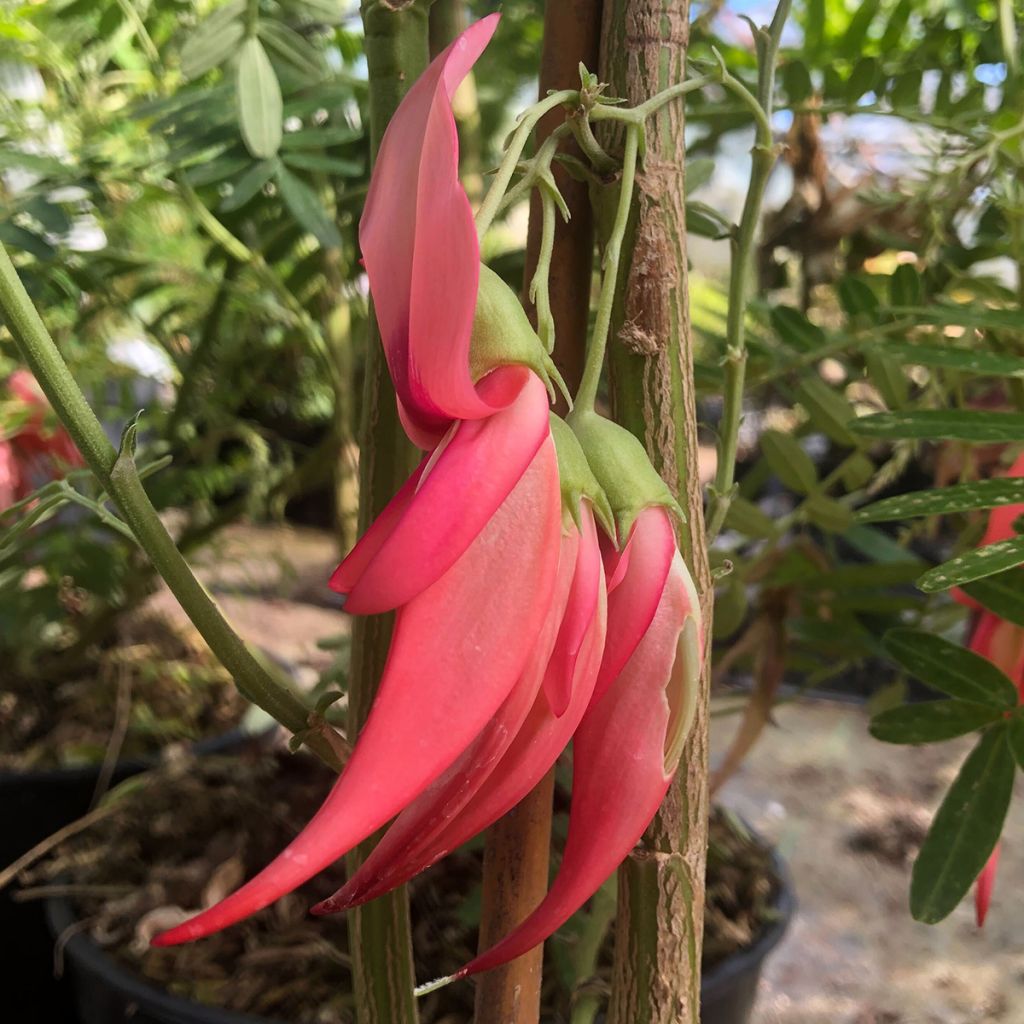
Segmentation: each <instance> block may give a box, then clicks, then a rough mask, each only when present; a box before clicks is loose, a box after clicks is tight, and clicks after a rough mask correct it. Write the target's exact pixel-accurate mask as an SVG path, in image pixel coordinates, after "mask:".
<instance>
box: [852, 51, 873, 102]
mask: <svg viewBox="0 0 1024 1024" xmlns="http://www.w3.org/2000/svg"><path fill="white" fill-rule="evenodd" d="M878 71H879V67H878V61H877V60H875V58H874V57H861V58H860V60H858V61H857V63H856V64H854V66H853V70H852V71H851V72H850V77H849V78H848V79H847V82H846V96H847V98H848V99H849V100H850V102H851V103H856V102H857V100H859V99H860V98H861V96H863V95H864V94H865V93H867V92H871V91H872V90H873V89H874V87H875V83H876V82H877V81H878Z"/></svg>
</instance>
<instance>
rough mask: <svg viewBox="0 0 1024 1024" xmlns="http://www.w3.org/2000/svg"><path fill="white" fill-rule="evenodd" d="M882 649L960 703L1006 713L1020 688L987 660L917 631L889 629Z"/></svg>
mask: <svg viewBox="0 0 1024 1024" xmlns="http://www.w3.org/2000/svg"><path fill="white" fill-rule="evenodd" d="M882 646H883V647H884V648H885V650H886V652H887V653H888V654H889V656H890V657H891V658H893V659H894V660H895V661H897V662H899V664H900V665H902V666H903V667H904V668H905V669H906V670H907V671H908V672H909V673H910V674H911V675H912V676H915V677H916V678H918V679H920V680H921V682H923V683H927V684H928V685H929V686H934V687H935V689H937V690H941V691H942V692H943V693H945V694H948V695H949V696H950V697H955V698H956V699H957V700H962V701H970V702H972V703H975V704H987V705H988V706H989V707H993V708H997V709H1000V710H1003V711H1005V710H1007V709H1009V708H1015V707H1016V706H1017V687H1016V686H1014V684H1013V681H1012V680H1011V679H1010V678H1009V677H1008V676H1007V675H1006V674H1005V673H1003V672H1001V671H1000V670H999V669H998V668H996V666H995V665H993V664H992V662H991V661H989V660H988V658H983V657H982V656H981V655H980V654H975V653H974V652H973V651H969V650H968V649H967V648H966V647H961V646H960V645H959V644H954V643H950V642H949V641H948V640H944V639H943V638H942V637H940V636H935V635H933V634H932V633H925V632H923V631H922V630H918V629H890V630H889V632H888V633H886V634H885V636H884V637H883V638H882Z"/></svg>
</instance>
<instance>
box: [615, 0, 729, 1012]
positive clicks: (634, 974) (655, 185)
mask: <svg viewBox="0 0 1024 1024" xmlns="http://www.w3.org/2000/svg"><path fill="white" fill-rule="evenodd" d="M688 41H689V2H688V0H605V4H604V11H603V22H602V27H601V63H600V69H599V74H600V77H601V80H602V81H604V82H608V83H609V84H610V89H609V91H610V93H611V94H613V95H615V96H622V97H625V98H626V100H627V101H628V102H629V103H630V105H635V104H637V103H640V102H642V101H644V100H646V99H647V98H649V97H650V96H652V95H653V94H654V93H656V92H659V91H660V90H662V89H664V88H666V87H667V86H669V85H672V84H674V83H676V82H680V81H682V80H683V78H684V77H685V73H686V48H687V44H688ZM683 125H684V111H683V106H682V104H681V103H673V104H671V105H670V106H668V107H665V108H663V110H662V111H661V112H660V113H659V114H658V115H657V117H656V118H654V119H652V120H651V121H649V122H648V125H647V152H646V155H645V158H644V160H643V164H642V167H641V170H640V172H639V173H638V175H637V186H636V199H635V212H634V215H633V218H632V223H631V225H630V232H629V234H628V235H627V238H626V241H625V243H624V245H623V252H624V253H629V254H630V266H629V270H628V273H626V274H624V275H622V278H621V281H622V284H621V287H620V293H619V295H618V296H617V302H616V310H615V314H614V316H613V331H614V332H615V343H614V344H613V345H612V346H611V350H610V352H609V361H610V371H611V395H612V406H613V410H614V413H615V418H616V419H617V420H618V421H619V422H620V423H622V424H624V425H625V426H627V427H628V428H629V429H630V430H631V431H632V432H633V433H634V434H636V436H637V437H639V438H640V439H641V440H642V441H643V442H644V445H645V447H646V448H647V451H648V453H649V454H650V456H651V458H652V460H653V461H654V465H655V466H656V467H657V468H658V470H659V472H660V473H661V474H662V476H663V477H664V478H665V480H666V481H667V482H668V483H669V485H670V486H671V487H672V488H673V489H674V490H675V491H676V493H677V494H678V495H679V500H680V504H682V505H683V507H684V508H685V509H686V512H687V516H688V522H687V524H686V526H685V527H684V529H683V530H682V531H681V535H680V546H681V548H682V551H683V554H684V557H685V558H686V560H687V564H688V565H689V566H690V570H691V572H692V573H693V577H694V581H695V583H696V585H697V589H698V592H699V593H700V595H701V605H702V609H703V611H704V625H705V628H706V629H710V623H711V603H712V598H713V587H712V581H711V574H710V570H709V568H708V560H707V550H706V542H705V534H704V516H703V496H702V488H701V482H700V479H699V477H698V471H697V467H698V461H697V416H696V402H695V393H694V384H693V350H692V337H691V333H690V322H689V308H688V304H687V277H686V266H687V265H686V211H685V203H684V199H685V196H684V180H683V163H684V158H685V150H684V144H683ZM604 141H605V143H606V145H607V146H608V147H609V149H610V150H611V151H612V152H615V151H616V143H617V140H616V139H615V138H614V137H613V136H612V137H608V138H606V139H604ZM610 201H613V200H610ZM708 688H709V676H708V671H707V666H706V665H705V671H704V673H703V674H702V679H701V689H700V693H699V695H698V700H697V714H696V720H695V722H694V725H693V729H692V731H691V732H690V736H689V738H688V740H687V742H686V746H685V748H684V751H683V756H682V761H681V764H680V768H679V773H678V776H677V779H676V782H675V784H674V785H673V787H672V789H671V790H670V791H669V794H668V796H667V797H666V799H665V803H664V804H663V805H662V808H661V810H660V811H659V812H658V815H657V817H656V818H655V820H654V822H653V823H652V825H651V827H650V828H649V829H648V831H647V833H646V835H645V836H644V838H643V840H642V841H641V844H640V846H639V847H638V848H637V850H636V851H634V853H633V854H632V855H631V856H630V857H629V858H628V859H627V860H626V862H625V863H624V864H623V866H622V868H621V869H620V872H619V906H618V916H617V921H616V947H615V968H614V973H613V983H612V997H611V1003H610V1006H609V1014H608V1019H609V1024H697V1021H698V1019H699V1014H700V958H701V943H702V940H703V922H704V865H705V860H706V854H707V822H708V791H707V778H708V748H707V742H708Z"/></svg>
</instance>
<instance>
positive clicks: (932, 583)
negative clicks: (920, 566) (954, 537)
mask: <svg viewBox="0 0 1024 1024" xmlns="http://www.w3.org/2000/svg"><path fill="white" fill-rule="evenodd" d="M1022 562H1024V537H1011V538H1010V539H1009V540H1000V541H997V542H996V543H995V544H986V545H984V547H980V548H974V549H972V550H971V551H967V552H965V553H964V554H962V555H957V557H956V558H951V559H950V560H949V561H948V562H943V563H942V565H937V566H935V568H934V569H929V570H928V572H926V573H925V574H924V575H923V576H922V577H921V578H920V579H919V580H918V581H917V586H918V589H920V590H923V591H924V592H925V593H926V594H934V593H936V592H938V591H940V590H949V589H950V587H959V586H961V585H962V584H964V583H970V582H971V580H980V579H982V578H983V577H985V576H995V574H996V573H999V572H1004V571H1005V570H1006V569H1012V568H1014V567H1015V566H1018V565H1020V564H1021V563H1022Z"/></svg>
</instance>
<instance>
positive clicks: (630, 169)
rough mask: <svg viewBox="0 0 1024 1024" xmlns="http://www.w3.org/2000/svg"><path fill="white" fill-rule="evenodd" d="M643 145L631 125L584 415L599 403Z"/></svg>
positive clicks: (584, 389) (582, 399) (580, 400)
mask: <svg viewBox="0 0 1024 1024" xmlns="http://www.w3.org/2000/svg"><path fill="white" fill-rule="evenodd" d="M639 145H640V127H639V126H638V125H635V124H629V125H627V127H626V141H625V148H624V151H623V156H622V180H621V182H620V184H619V202H618V206H617V207H616V210H615V221H614V223H613V225H612V230H611V234H610V235H609V236H608V244H607V245H606V246H605V250H604V257H603V260H602V266H603V268H604V275H603V277H602V278H601V292H600V294H599V296H598V299H597V313H596V317H595V320H594V333H593V336H592V337H591V339H590V344H589V345H588V346H587V362H586V365H585V366H584V367H583V380H582V381H581V382H580V389H579V393H578V394H577V395H576V402H575V408H576V409H578V410H580V411H581V412H587V411H591V410H593V408H594V402H595V401H596V400H597V386H598V383H599V382H600V380H601V369H602V367H603V366H604V353H605V349H606V348H607V346H608V332H609V330H610V328H611V323H612V307H613V306H614V305H615V286H616V283H617V281H618V277H619V263H620V262H621V256H622V240H623V238H624V237H625V235H626V228H627V226H628V224H629V211H630V207H631V206H632V204H633V185H634V183H635V181H636V161H637V153H638V151H639Z"/></svg>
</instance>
